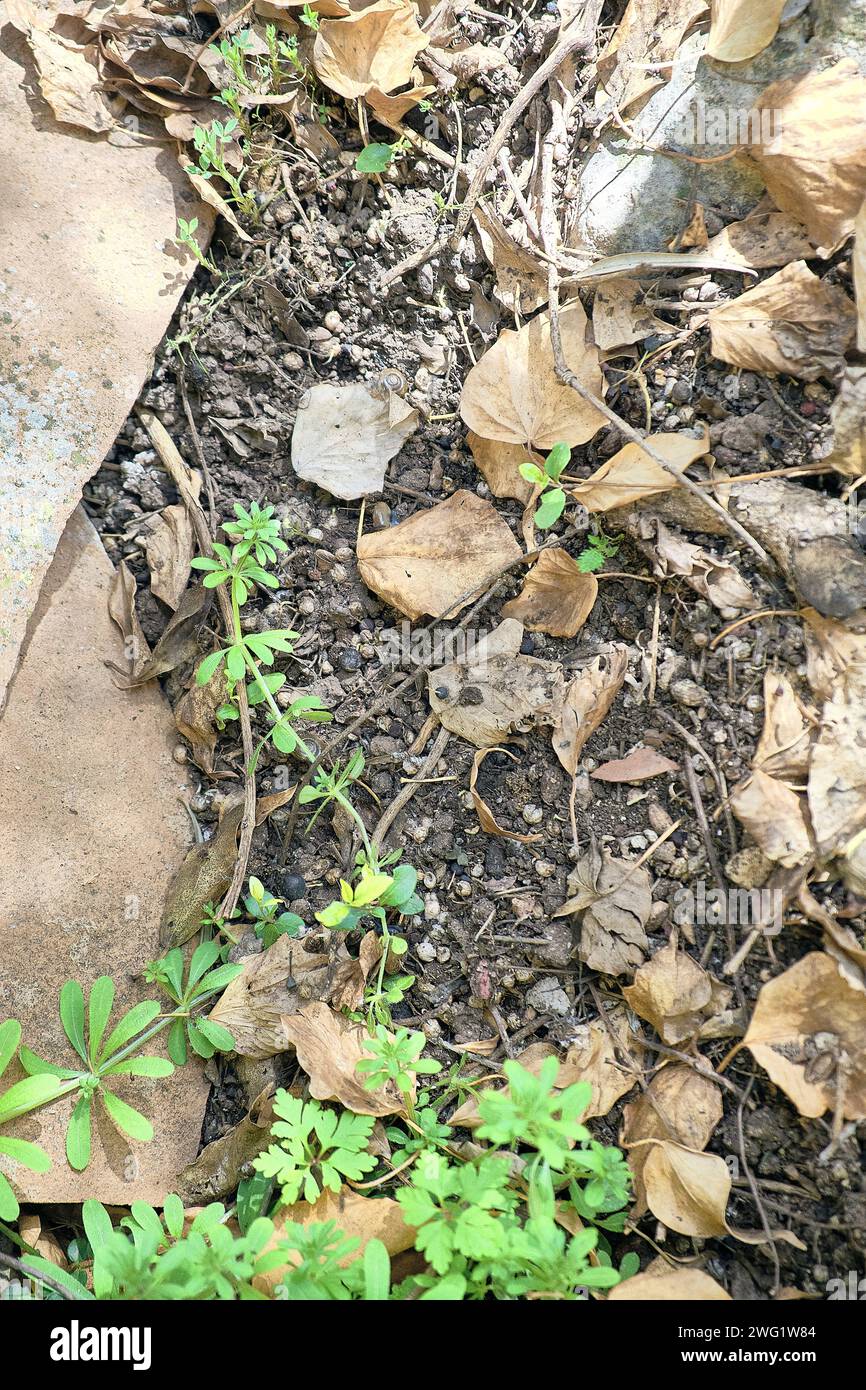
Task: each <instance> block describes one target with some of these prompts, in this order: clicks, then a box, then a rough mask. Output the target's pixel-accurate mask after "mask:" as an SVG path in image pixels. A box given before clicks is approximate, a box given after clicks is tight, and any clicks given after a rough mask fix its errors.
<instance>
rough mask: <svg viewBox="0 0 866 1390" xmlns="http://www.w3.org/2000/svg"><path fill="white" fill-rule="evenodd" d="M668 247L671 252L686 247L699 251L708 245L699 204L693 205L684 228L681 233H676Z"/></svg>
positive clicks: (705, 226)
mask: <svg viewBox="0 0 866 1390" xmlns="http://www.w3.org/2000/svg"><path fill="white" fill-rule="evenodd" d="M668 245H669V246H670V248H671V250H673V251H679V250H681V249H686V248H688V247H697V248H698V249H699V250H705V249H706V247H707V246H708V245H709V237H708V236H707V223H706V218H705V217H704V209H703V205H702V204H701V203H695V204H694V205H693V209H692V215H691V217H690V218H689V220H688V222H687V223H686V225H685V227H684V228H683V230H682V231H681V232H678V233H677V235H676V236H675V237H674V238H673V240H672V241H670V242H669V243H668Z"/></svg>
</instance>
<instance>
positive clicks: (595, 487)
mask: <svg viewBox="0 0 866 1390" xmlns="http://www.w3.org/2000/svg"><path fill="white" fill-rule="evenodd" d="M647 443H648V444H650V445H652V447H653V449H655V451H656V453H659V454H661V456H662V458H664V459H667V461H668V462H669V463H670V464H671V466H672V467H673V468H675V469H677V470H679V471H680V472H685V470H686V469H687V468H688V466H689V464H691V463H694V461H695V459H698V458H701V456H702V455H703V454H705V453H706V452H707V450H708V449H709V447H710V436H709V431H708V430H705V431H704V435H703V437H702V438H701V439H691V438H690V437H689V436H688V435H686V434H651V435H649V436H648V438H647ZM678 486H679V484H678V482H677V479H676V478H675V477H674V476H672V475H671V474H670V473H668V472H667V470H666V469H664V468H662V466H661V464H660V463H656V461H655V459H652V458H650V456H649V454H647V453H646V451H645V450H644V449H642V448H641V446H640V445H639V444H626V445H624V446H623V448H622V449H619V450H617V452H616V453H615V454H614V455H613V457H612V458H609V459H608V460H607V462H606V463H603V464H602V465H601V467H600V468H597V469H596V471H595V472H594V473H593V474H592V475H591V476H590V477H589V478H587V479H586V481H585V482H582V483H574V484H572V486H571V495H572V497H574V498H575V499H576V500H577V501H578V502H581V503H582V504H583V506H584V507H586V509H587V511H590V512H607V511H610V510H611V508H612V507H624V506H627V505H628V503H630V502H638V501H641V500H642V499H643V498H645V497H653V496H655V494H656V493H659V492H669V491H670V489H671V488H675V487H678Z"/></svg>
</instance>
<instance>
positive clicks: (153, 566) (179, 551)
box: [144, 474, 198, 609]
mask: <svg viewBox="0 0 866 1390" xmlns="http://www.w3.org/2000/svg"><path fill="white" fill-rule="evenodd" d="M195 476H196V477H198V474H196V475H195ZM144 553H145V555H146V556H147V564H148V568H149V569H150V589H151V593H153V594H155V595H156V597H157V598H161V599H162V601H163V603H167V604H168V606H169V608H172V609H174V608H177V606H178V604H179V603H180V600H181V595H182V594H183V591H184V589H185V588H186V586H187V581H188V579H189V575H190V568H191V565H192V559H193V556H194V555H195V535H194V533H193V529H192V522H191V521H190V518H189V512H188V510H187V508H186V506H185V505H184V503H183V502H176V503H174V504H173V505H172V506H171V507H165V508H164V509H163V511H161V512H160V513H159V516H157V517H154V518H153V520H152V521H151V523H150V528H149V531H148V534H147V536H146V539H145V542H144Z"/></svg>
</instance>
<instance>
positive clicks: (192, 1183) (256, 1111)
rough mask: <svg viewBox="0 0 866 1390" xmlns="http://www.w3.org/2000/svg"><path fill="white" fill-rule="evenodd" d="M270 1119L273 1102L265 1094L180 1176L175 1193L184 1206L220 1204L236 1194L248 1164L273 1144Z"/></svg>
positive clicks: (203, 1150) (208, 1146)
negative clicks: (224, 1199) (271, 1142)
mask: <svg viewBox="0 0 866 1390" xmlns="http://www.w3.org/2000/svg"><path fill="white" fill-rule="evenodd" d="M271 1117H272V1111H271V1103H270V1099H269V1097H268V1094H267V1092H263V1093H262V1095H260V1096H258V1097H257V1098H256V1099H255V1101H254V1102H253V1104H252V1105H251V1106H250V1111H249V1114H247V1115H244V1118H243V1119H242V1120H240V1121H239V1123H238V1124H236V1125H232V1127H231V1129H230V1130H228V1132H227V1133H226V1134H222V1135H220V1137H219V1139H214V1141H213V1143H211V1144H206V1145H205V1147H204V1148H203V1149H202V1151H201V1153H200V1154H199V1156H198V1158H197V1159H195V1161H194V1162H193V1163H190V1164H189V1165H188V1166H187V1167H186V1168H184V1169H183V1170H182V1172H180V1173H178V1176H177V1182H176V1184H175V1185H174V1187H173V1188H172V1191H173V1192H176V1193H177V1194H178V1196H179V1197H180V1198H181V1200H182V1201H183V1202H184V1204H185V1205H189V1204H191V1203H202V1204H204V1203H207V1202H219V1201H221V1200H222V1199H223V1198H225V1197H229V1196H230V1195H231V1194H233V1193H234V1192H236V1191H237V1187H238V1183H239V1182H240V1180H241V1178H242V1177H243V1176H245V1174H244V1172H243V1170H244V1169H245V1168H246V1165H247V1164H249V1163H252V1161H253V1159H254V1158H257V1157H258V1156H259V1154H260V1153H261V1152H262V1150H263V1149H266V1148H267V1147H268V1144H269V1143H270V1141H271Z"/></svg>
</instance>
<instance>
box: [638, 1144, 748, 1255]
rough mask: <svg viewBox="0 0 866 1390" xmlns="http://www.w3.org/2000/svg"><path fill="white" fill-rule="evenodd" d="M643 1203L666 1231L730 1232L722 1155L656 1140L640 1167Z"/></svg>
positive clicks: (688, 1233)
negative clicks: (641, 1171)
mask: <svg viewBox="0 0 866 1390" xmlns="http://www.w3.org/2000/svg"><path fill="white" fill-rule="evenodd" d="M643 1182H644V1187H645V1188H646V1200H647V1206H648V1207H649V1209H650V1211H651V1212H652V1214H653V1216H655V1217H656V1219H657V1220H659V1221H661V1222H663V1224H664V1225H665V1226H667V1228H668V1230H670V1231H677V1232H678V1233H679V1234H680V1235H684V1236H700V1237H702V1238H704V1239H706V1238H707V1237H709V1236H726V1235H728V1234H730V1232H729V1230H728V1224H727V1221H726V1220H725V1208H726V1207H727V1205H728V1197H729V1196H730V1192H731V1175H730V1173H729V1171H728V1165H727V1164H726V1163H725V1160H724V1159H723V1158H719V1157H718V1156H717V1155H716V1154H706V1153H695V1152H694V1151H693V1150H692V1149H685V1148H683V1147H682V1146H681V1145H680V1144H671V1143H669V1142H667V1141H665V1140H658V1141H656V1143H654V1144H652V1145H651V1146H650V1152H649V1154H648V1156H647V1160H646V1162H645V1164H644V1167H643Z"/></svg>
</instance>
